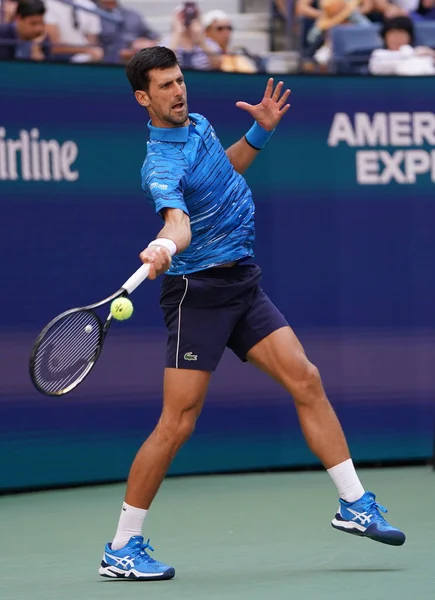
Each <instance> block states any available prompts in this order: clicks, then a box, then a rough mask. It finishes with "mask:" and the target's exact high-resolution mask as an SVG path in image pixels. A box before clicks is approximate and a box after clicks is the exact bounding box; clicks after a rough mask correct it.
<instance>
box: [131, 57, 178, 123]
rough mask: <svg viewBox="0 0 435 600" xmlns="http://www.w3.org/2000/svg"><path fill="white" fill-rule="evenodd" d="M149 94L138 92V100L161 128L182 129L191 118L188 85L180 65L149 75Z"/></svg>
mask: <svg viewBox="0 0 435 600" xmlns="http://www.w3.org/2000/svg"><path fill="white" fill-rule="evenodd" d="M149 75H150V84H149V89H148V92H145V91H137V92H136V93H135V96H136V100H137V101H138V102H139V104H141V105H142V106H145V107H146V109H147V110H148V112H149V114H150V117H151V120H152V121H153V123H154V124H155V125H157V126H160V127H168V126H172V127H180V126H182V125H184V124H185V123H186V121H187V119H188V117H189V110H188V108H187V92H186V84H185V83H184V77H183V74H182V72H181V69H180V67H179V66H178V65H176V66H175V67H171V68H170V69H153V70H152V71H150V73H149Z"/></svg>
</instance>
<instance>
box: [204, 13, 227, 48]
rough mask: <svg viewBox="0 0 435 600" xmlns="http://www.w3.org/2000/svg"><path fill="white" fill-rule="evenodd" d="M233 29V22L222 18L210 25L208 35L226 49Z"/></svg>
mask: <svg viewBox="0 0 435 600" xmlns="http://www.w3.org/2000/svg"><path fill="white" fill-rule="evenodd" d="M232 30H233V27H232V25H231V23H230V22H229V21H228V20H227V19H222V20H218V21H214V22H213V23H212V24H211V25H210V27H208V28H207V35H208V37H209V38H210V39H212V40H214V41H215V42H216V43H217V44H219V46H220V47H221V48H222V49H223V50H225V49H226V48H228V46H229V44H230V39H231V32H232Z"/></svg>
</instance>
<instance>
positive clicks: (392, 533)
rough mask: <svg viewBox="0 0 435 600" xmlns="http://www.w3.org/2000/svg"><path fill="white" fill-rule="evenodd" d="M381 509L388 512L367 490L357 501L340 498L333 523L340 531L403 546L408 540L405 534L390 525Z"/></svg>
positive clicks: (382, 542)
mask: <svg viewBox="0 0 435 600" xmlns="http://www.w3.org/2000/svg"><path fill="white" fill-rule="evenodd" d="M381 511H382V512H383V513H386V512H388V511H387V509H386V508H385V507H384V506H381V505H380V504H378V503H377V502H376V496H375V495H374V494H373V493H372V492H366V493H365V494H364V496H362V497H361V498H360V499H359V500H356V502H345V501H344V500H342V499H341V498H340V505H339V507H338V512H337V514H336V515H335V517H334V519H332V522H331V525H332V527H335V529H339V530H340V531H346V532H347V533H352V534H353V535H359V536H362V537H368V538H370V539H372V540H374V541H375V542H381V544H389V545H390V546H402V544H404V543H405V540H406V537H405V534H404V533H403V532H402V531H400V530H399V529H396V528H395V527H393V526H392V525H390V524H389V523H388V522H387V521H386V520H385V519H384V517H383V516H382V515H381Z"/></svg>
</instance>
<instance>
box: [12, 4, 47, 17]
mask: <svg viewBox="0 0 435 600" xmlns="http://www.w3.org/2000/svg"><path fill="white" fill-rule="evenodd" d="M16 15H17V17H21V18H22V19H25V18H26V17H35V16H37V15H45V4H44V3H43V2H42V0H19V2H18V5H17V12H16Z"/></svg>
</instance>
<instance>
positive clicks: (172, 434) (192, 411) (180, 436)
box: [125, 369, 211, 510]
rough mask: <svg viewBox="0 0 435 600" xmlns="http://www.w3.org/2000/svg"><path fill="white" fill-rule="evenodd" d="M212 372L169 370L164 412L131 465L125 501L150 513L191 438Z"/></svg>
mask: <svg viewBox="0 0 435 600" xmlns="http://www.w3.org/2000/svg"><path fill="white" fill-rule="evenodd" d="M210 376H211V373H208V372H206V371H194V370H187V369H166V370H165V377H164V384H163V411H162V414H161V417H160V419H159V421H158V423H157V425H156V427H155V429H154V431H153V432H152V433H151V435H150V436H149V438H148V439H147V440H146V442H145V443H144V444H143V446H142V447H141V448H140V450H139V452H138V453H137V455H136V458H135V459H134V461H133V464H132V466H131V470H130V474H129V477H128V482H127V492H126V496H125V501H126V503H127V504H129V505H131V506H135V507H137V508H142V509H145V510H148V509H149V507H150V505H151V502H152V501H153V499H154V496H155V495H156V494H157V491H158V489H159V487H160V484H161V482H162V481H163V478H164V477H165V475H166V472H167V470H168V468H169V466H170V464H171V461H172V459H173V458H174V457H175V455H176V453H177V452H178V450H179V449H180V448H181V446H182V445H183V444H184V443H185V442H186V441H187V440H188V439H189V438H190V436H191V435H192V433H193V431H194V429H195V424H196V420H197V419H198V417H199V414H200V412H201V409H202V406H203V404H204V399H205V396H206V393H207V388H208V384H209V381H210Z"/></svg>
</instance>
